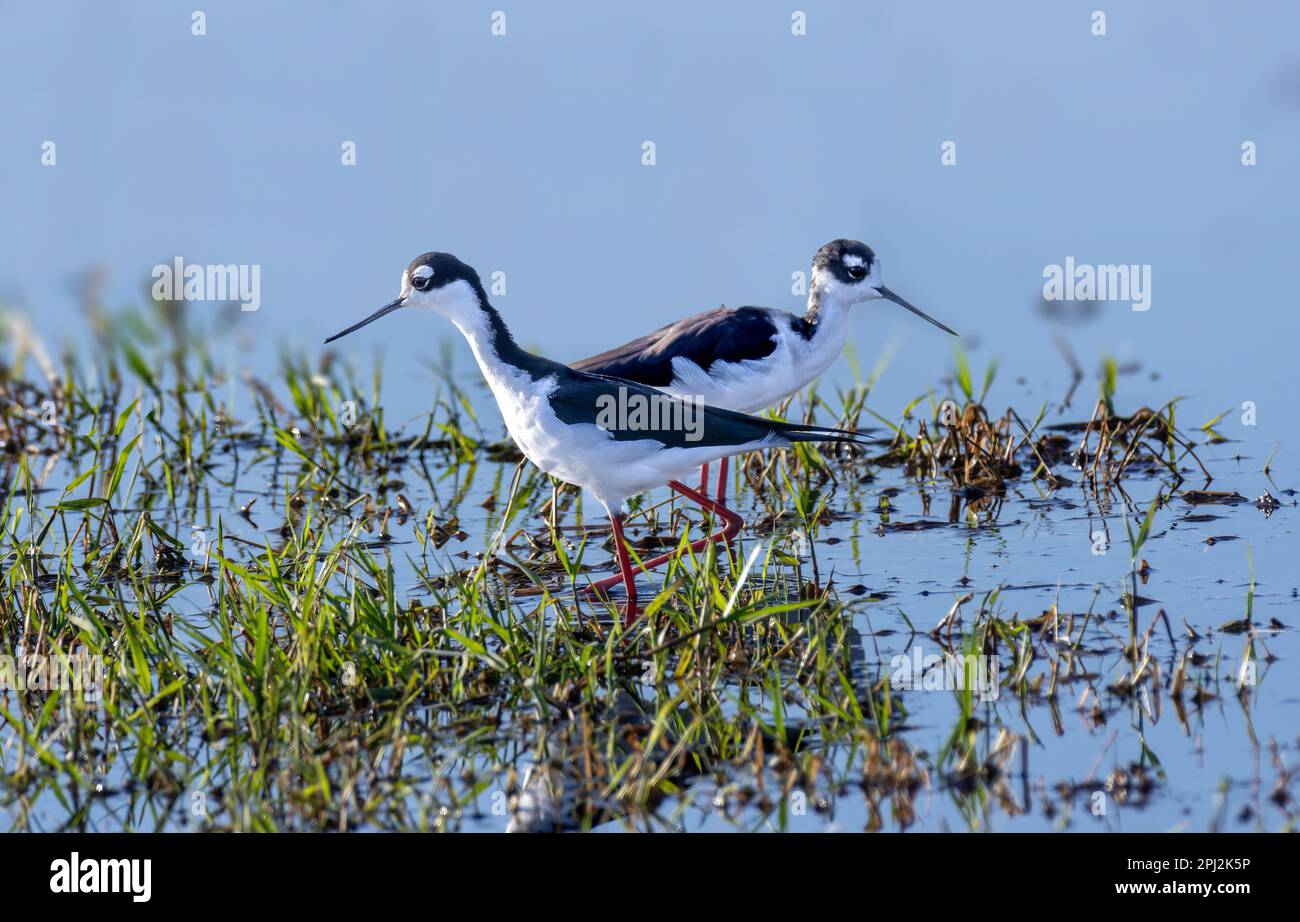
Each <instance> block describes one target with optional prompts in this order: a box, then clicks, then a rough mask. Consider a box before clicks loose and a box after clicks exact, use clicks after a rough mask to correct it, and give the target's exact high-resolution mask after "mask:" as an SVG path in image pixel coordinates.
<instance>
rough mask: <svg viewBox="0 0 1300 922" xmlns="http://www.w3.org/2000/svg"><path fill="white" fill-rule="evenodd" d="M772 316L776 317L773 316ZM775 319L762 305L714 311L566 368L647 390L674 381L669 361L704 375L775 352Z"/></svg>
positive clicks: (679, 321) (775, 313) (706, 312)
mask: <svg viewBox="0 0 1300 922" xmlns="http://www.w3.org/2000/svg"><path fill="white" fill-rule="evenodd" d="M774 315H776V316H774ZM779 319H780V315H779V314H778V313H777V312H776V311H773V310H772V309H771V308H767V307H737V308H734V309H733V308H727V307H719V308H717V309H716V310H711V311H705V312H704V313H703V314H696V315H695V316H694V317H687V318H686V319H685V320H678V321H677V322H676V323H670V324H668V326H666V327H662V328H661V329H658V330H655V331H654V332H653V333H649V334H647V335H645V336H642V337H641V338H640V339H634V340H632V341H631V342H630V343H625V344H624V345H622V346H618V347H616V348H614V349H610V350H609V351H608V352H602V353H601V354H600V355H593V356H592V357H591V358H588V359H583V360H582V361H580V362H574V363H573V365H572V366H571V367H573V368H576V369H578V370H579V371H586V372H590V373H592V374H599V375H611V376H613V377H616V378H623V379H625V380H628V381H639V382H640V383H642V384H649V385H650V386H651V387H667V386H668V385H669V384H672V383H673V359H674V358H677V357H678V356H680V357H682V358H685V359H690V360H691V361H692V362H694V363H695V364H696V365H699V366H700V367H701V368H703V369H704V370H705V371H708V370H709V366H711V365H712V364H713V363H714V362H741V361H744V360H745V359H761V358H764V357H766V356H769V355H771V354H772V351H773V350H774V349H776V331H777V327H776V325H777V322H778V321H779Z"/></svg>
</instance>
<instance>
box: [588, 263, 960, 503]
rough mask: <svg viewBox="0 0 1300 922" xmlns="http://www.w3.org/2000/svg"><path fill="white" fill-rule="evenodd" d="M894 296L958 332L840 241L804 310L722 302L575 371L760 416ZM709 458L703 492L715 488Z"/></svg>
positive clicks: (722, 486) (722, 466)
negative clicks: (872, 305)
mask: <svg viewBox="0 0 1300 922" xmlns="http://www.w3.org/2000/svg"><path fill="white" fill-rule="evenodd" d="M877 298H885V299H887V300H890V301H893V302H894V303H895V304H899V305H901V306H903V307H905V308H907V309H908V310H909V311H911V312H912V313H914V314H916V315H918V316H920V317H924V318H925V319H926V320H928V321H930V322H931V323H933V324H934V325H935V326H937V327H939V328H940V329H941V330H947V331H948V332H949V333H952V335H953V336H956V335H958V334H957V333H956V332H954V331H953V330H951V329H949V328H948V327H946V326H944V325H943V324H942V323H940V322H939V321H937V320H935V319H934V318H933V317H931V316H929V315H928V314H926V313H925V312H924V311H921V310H920V309H918V308H916V307H914V306H913V305H911V304H909V303H907V302H906V301H904V300H903V299H902V298H900V297H899V296H898V295H896V294H894V293H893V292H892V291H890V290H889V289H888V288H886V287H885V285H884V283H883V282H882V281H881V279H880V261H879V260H878V259H876V254H875V253H874V252H873V251H872V249H871V247H869V246H867V245H866V244H865V243H859V242H858V241H856V240H832V241H831V242H830V243H828V244H826V245H825V246H824V247H822V248H821V249H820V250H818V251H817V255H816V256H814V257H813V264H812V281H811V284H810V285H809V287H808V309H807V310H806V311H805V312H804V315H803V316H802V317H800V316H797V315H795V314H791V313H789V312H788V311H779V310H774V309H773V308H770V307H736V308H728V307H719V308H718V309H717V310H712V311H706V312H704V313H703V314H696V315H695V316H694V317H687V318H686V319H685V320H678V321H677V322H676V323H670V324H669V325H668V326H666V327H662V328H660V329H658V330H655V331H654V332H653V333H648V334H646V335H645V336H642V337H641V338H640V339H634V340H632V341H631V342H629V343H625V344H623V345H622V346H618V347H616V348H614V349H610V350H609V351H608V352H602V353H601V354H600V355H593V356H592V357H591V358H588V359H583V360H582V361H580V362H574V363H573V366H572V367H573V368H576V369H578V370H579V371H586V372H590V373H592V374H598V375H612V376H613V377H616V378H624V379H626V380H628V381H636V382H638V383H640V384H648V385H650V386H651V387H656V388H659V389H660V390H663V391H666V392H667V393H670V394H676V395H678V396H680V397H692V396H697V397H699V398H700V399H702V400H703V401H704V402H705V403H707V404H708V405H709V406H714V407H725V408H726V409H728V410H737V411H739V412H741V413H757V412H759V411H761V410H764V409H766V408H768V407H770V406H774V405H776V404H779V403H780V402H781V401H783V400H785V399H786V398H787V397H790V396H792V395H793V394H796V393H798V392H799V391H800V390H802V389H803V388H804V387H806V386H807V385H808V384H809V383H811V382H812V380H813V379H814V378H816V377H817V376H818V375H820V374H821V373H822V372H823V371H825V370H826V369H827V368H829V367H830V366H831V364H832V363H833V362H834V361H835V359H836V358H838V357H839V355H840V354H841V353H842V352H843V351H844V342H845V340H846V339H847V338H848V333H849V314H850V311H851V308H852V307H853V306H854V305H855V304H861V303H862V302H864V301H871V300H874V299H877ZM718 468H719V470H718V487H717V501H718V502H720V503H722V502H726V498H727V459H726V458H722V459H721V460H720V463H719V465H718ZM708 477H709V469H708V465H704V467H703V469H702V470H701V472H700V492H701V493H705V492H707V491H708Z"/></svg>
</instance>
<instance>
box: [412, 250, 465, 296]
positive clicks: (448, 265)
mask: <svg viewBox="0 0 1300 922" xmlns="http://www.w3.org/2000/svg"><path fill="white" fill-rule="evenodd" d="M406 277H407V279H409V280H410V282H411V285H412V287H414V288H416V289H418V290H420V291H429V290H430V289H433V288H442V287H443V286H444V285H449V284H451V283H452V282H455V281H459V280H461V279H463V280H465V281H467V282H469V283H470V285H472V286H473V287H474V290H475V291H482V290H483V283H482V282H481V281H480V280H479V277H478V273H477V272H475V271H474V267H473V266H469V265H466V264H465V263H463V262H461V261H460V260H459V259H457V258H456V257H455V256H452V255H451V254H450V253H433V252H430V253H421V254H420V255H419V256H417V257H415V259H413V260H411V264H410V265H409V266H407V267H406Z"/></svg>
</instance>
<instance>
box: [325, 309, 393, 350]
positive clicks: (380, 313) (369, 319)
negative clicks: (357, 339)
mask: <svg viewBox="0 0 1300 922" xmlns="http://www.w3.org/2000/svg"><path fill="white" fill-rule="evenodd" d="M401 306H402V299H401V298H398V299H397V300H396V301H392V302H389V303H388V304H385V305H384V306H383V307H381V308H380V309H379V310H377V311H375V312H374V313H373V314H371V315H370V316H369V317H367V318H366V319H365V320H363V321H361V322H360V323H354V324H352V326H350V327H348V328H347V329H346V330H344V331H343V332H342V333H335V334H334V335H333V336H331V337H330V338H329V339H327V340H325V342H327V343H332V342H334V340H336V339H339V338H340V337H343V336H347V335H348V334H349V333H355V332H356V331H357V330H359V329H361V328H362V327H363V326H365V325H366V324H367V323H374V322H375V321H376V320H378V319H379V318H380V317H382V316H384V315H385V314H391V313H392V312H393V311H395V310H397V309H398V308H399V307H401Z"/></svg>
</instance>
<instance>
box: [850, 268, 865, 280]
mask: <svg viewBox="0 0 1300 922" xmlns="http://www.w3.org/2000/svg"><path fill="white" fill-rule="evenodd" d="M848 271H849V278H851V279H853V280H854V281H855V282H860V281H862V280H863V279H864V278H866V277H867V270H866V267H864V266H849V269H848Z"/></svg>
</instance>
